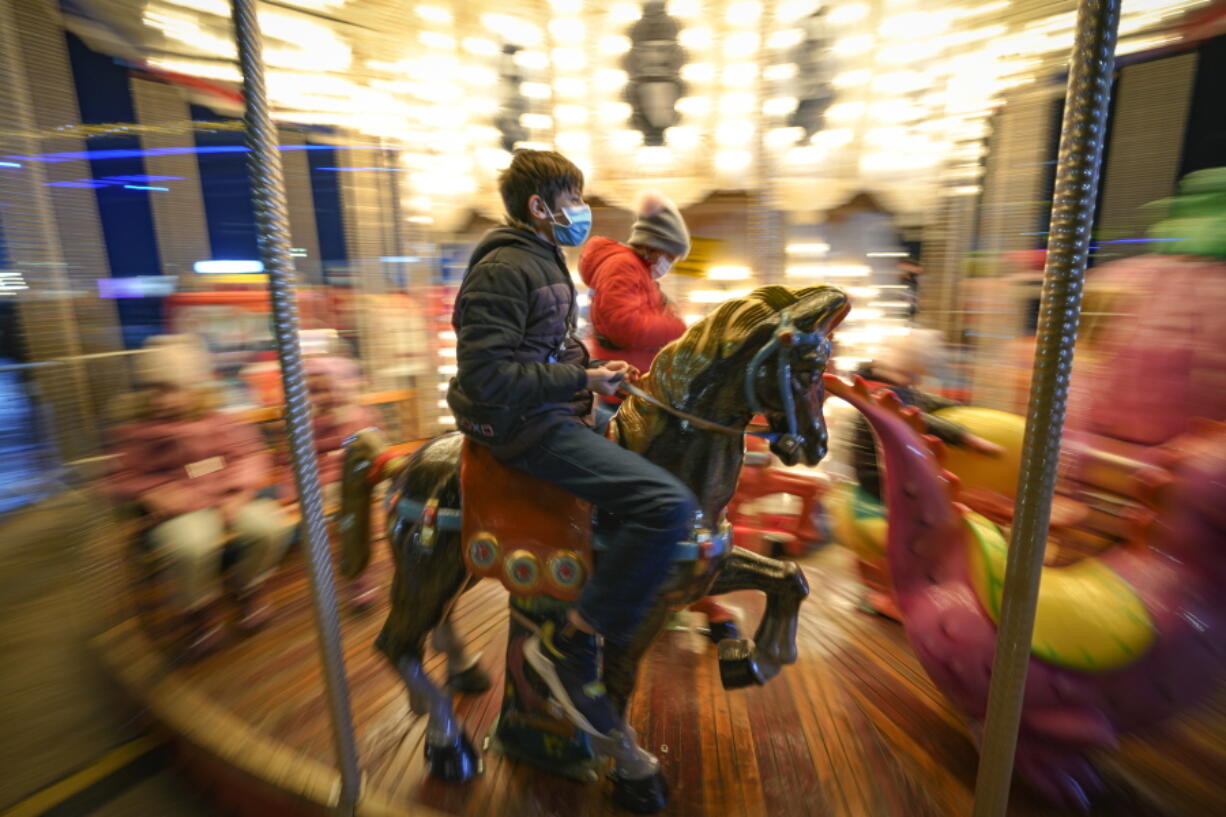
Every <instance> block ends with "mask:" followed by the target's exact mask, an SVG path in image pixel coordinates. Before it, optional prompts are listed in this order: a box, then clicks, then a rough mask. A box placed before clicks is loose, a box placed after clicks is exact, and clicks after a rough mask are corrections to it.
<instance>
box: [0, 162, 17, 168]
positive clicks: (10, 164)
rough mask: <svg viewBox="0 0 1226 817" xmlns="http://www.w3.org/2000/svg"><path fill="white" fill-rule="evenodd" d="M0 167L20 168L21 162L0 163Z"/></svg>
mask: <svg viewBox="0 0 1226 817" xmlns="http://www.w3.org/2000/svg"><path fill="white" fill-rule="evenodd" d="M0 167H21V162H0Z"/></svg>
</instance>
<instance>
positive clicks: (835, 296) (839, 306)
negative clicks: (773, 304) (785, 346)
mask: <svg viewBox="0 0 1226 817" xmlns="http://www.w3.org/2000/svg"><path fill="white" fill-rule="evenodd" d="M850 303H851V302H850V299H849V298H848V297H847V293H846V292H844V291H843V290H841V289H839V288H838V287H822V288H820V289H818V290H817V291H816V292H813V293H812V294H809V295H806V296H805V297H804V298H801V299H800V300H799V301H797V302H796V304H795V305H794V306H792V308H791V313H792V321H793V322H794V323H795V324H796V328H797V329H799V330H800V331H802V332H821V333H822V334H824V335H828V334H830V331H831V330H832V329H834V328H835V327H836V326H838V325H839V323H840V322H841V321H842V320H843V318H844V317H846V315H847V310H848V309H849V308H850Z"/></svg>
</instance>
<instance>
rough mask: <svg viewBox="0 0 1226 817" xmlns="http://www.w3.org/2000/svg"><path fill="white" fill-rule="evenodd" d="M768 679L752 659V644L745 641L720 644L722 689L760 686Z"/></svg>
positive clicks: (754, 659)
mask: <svg viewBox="0 0 1226 817" xmlns="http://www.w3.org/2000/svg"><path fill="white" fill-rule="evenodd" d="M769 677H770V676H769V675H767V674H766V673H764V672H763V671H762V668H761V667H759V666H758V661H757V659H756V658H754V654H753V642H751V641H747V640H745V639H741V640H740V641H721V642H720V644H719V680H720V681H721V682H722V683H723V685H724V689H741V688H742V687H747V686H761V685H762V684H765V683H766V682H767V680H768V679H769Z"/></svg>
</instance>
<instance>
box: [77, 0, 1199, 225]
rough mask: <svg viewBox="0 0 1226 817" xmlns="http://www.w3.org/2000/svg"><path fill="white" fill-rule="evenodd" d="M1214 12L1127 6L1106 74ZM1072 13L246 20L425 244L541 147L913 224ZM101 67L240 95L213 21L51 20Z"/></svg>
mask: <svg viewBox="0 0 1226 817" xmlns="http://www.w3.org/2000/svg"><path fill="white" fill-rule="evenodd" d="M1207 2H1208V0H1125V2H1124V14H1123V22H1122V25H1121V47H1120V51H1121V52H1122V53H1128V52H1130V51H1139V50H1146V49H1150V48H1154V47H1158V46H1161V45H1163V44H1166V43H1169V42H1170V41H1172V40H1173V39H1177V38H1178V34H1176V33H1171V29H1172V23H1173V21H1174V20H1176V19H1177V17H1178V15H1180V14H1182V13H1184V12H1186V11H1187V10H1189V9H1191V8H1193V7H1195V6H1198V5H1202V4H1205V3H1207ZM1073 5H1074V4H1073V3H1072V2H1071V0H1069V1H1068V2H1037V1H1036V0H970V1H969V2H948V3H940V4H934V3H932V2H921V0H875V1H874V2H864V0H839V2H834V3H829V4H822V3H820V2H817V0H707V1H705V2H704V0H669V2H667V3H664V2H659V0H648V2H646V3H635V2H625V1H624V0H623V2H613V3H606V2H599V3H597V2H592V0H549V2H535V3H534V2H516V3H511V2H497V1H491V2H470V1H469V0H454V2H447V0H421V2H412V1H411V0H284V1H283V2H265V3H262V4H261V13H260V21H261V23H262V24H263V29H264V33H265V38H266V53H265V58H266V61H267V64H268V67H269V89H270V93H271V95H272V97H273V102H274V104H275V106H276V110H277V115H278V116H279V118H280V119H281V120H283V121H286V122H293V123H298V124H303V125H328V126H333V127H335V128H338V129H341V130H343V131H347V132H353V133H356V134H360V135H362V136H363V137H364V138H368V139H369V138H376V139H378V140H381V141H382V142H383V144H385V145H386V146H387V147H389V148H392V149H393V150H395V151H396V153H397V155H398V156H399V162H400V166H399V167H398V168H395V169H397V170H400V171H402V172H403V174H404V177H405V181H406V183H405V185H404V189H405V191H406V194H405V204H406V207H407V208H408V209H409V211H410V213H411V217H415V218H418V219H419V220H421V221H423V222H425V221H427V220H428V219H431V218H446V215H445V214H449V213H450V214H458V213H461V212H467V211H468V210H469V208H472V207H476V208H477V209H479V210H483V211H485V212H487V213H490V212H497V211H498V210H499V209H500V208H499V206H498V202H497V200H496V196H495V195H494V187H493V181H494V179H495V177H496V175H497V173H498V171H499V170H500V169H501V168H502V167H504V166H505V165H506V163H507V162H508V161H509V158H510V153H509V151H510V150H512V149H514V148H515V147H521V146H526V147H541V148H547V147H555V148H556V149H558V150H561V151H563V152H564V153H566V154H567V155H568V156H570V157H571V158H572V159H574V160H576V162H577V163H578V164H580V165H581V166H583V167H584V168H585V170H586V171H587V173H588V175H589V179H590V184H589V189H590V190H591V192H593V193H595V194H598V195H600V196H601V197H603V198H604V199H606V200H609V201H611V202H613V203H622V204H624V203H627V202H628V201H629V200H630V199H631V197H632V196H633V195H634V192H635V191H637V190H639V189H641V188H642V187H643V186H644V185H645V184H651V185H652V186H654V187H656V188H659V189H661V190H663V191H664V192H666V193H668V194H670V195H671V196H673V197H674V198H675V199H676V200H677V201H678V202H680V203H682V204H685V203H689V202H693V201H695V200H698V199H700V198H702V197H704V196H706V195H707V194H708V193H710V192H711V191H712V190H717V189H747V190H768V191H769V192H770V194H771V200H772V201H773V202H774V203H775V204H776V205H777V206H780V207H782V208H785V209H800V210H817V209H822V208H825V207H828V206H831V205H832V204H834V203H836V202H837V201H838V200H841V199H842V198H844V197H845V196H846V194H847V192H848V191H849V190H853V189H857V188H864V187H873V188H877V189H881V190H884V191H886V192H887V195H888V196H889V197H890V198H891V199H892V201H893V202H894V203H896V204H898V205H899V209H902V210H910V211H915V210H918V209H920V208H922V207H924V206H926V205H927V204H928V203H930V202H931V201H932V199H933V197H934V196H936V195H958V194H962V193H973V192H976V191H977V189H978V187H977V185H978V180H979V177H980V173H981V156H982V154H983V151H984V139H985V136H986V134H987V129H988V116H989V114H990V113H991V111H992V110H993V108H994V106H996V105H997V104H998V103H999V100H1000V98H1001V94H1002V93H1003V92H1005V91H1006V90H1007V89H1009V88H1013V87H1017V86H1019V85H1023V84H1026V83H1030V82H1034V81H1035V80H1036V78H1042V77H1045V76H1048V75H1049V74H1050V73H1051V72H1052V70H1053V69H1057V68H1058V67H1059V65H1060V64H1061V63H1062V61H1063V60H1064V59H1065V58H1066V55H1067V52H1068V49H1069V46H1070V45H1071V43H1072V36H1073V24H1074V12H1073ZM65 8H66V11H67V12H68V16H69V19H70V20H72V21H75V25H76V26H78V28H79V30H81V31H83V32H84V33H85V34H86V36H87V37H89V38H90V40H91V43H92V44H94V45H95V47H102V48H106V49H109V50H110V51H112V53H119V54H120V55H121V56H125V57H126V58H128V59H130V60H132V61H134V62H136V63H138V64H143V65H146V66H148V67H150V68H152V69H157V70H161V71H166V72H172V73H177V74H181V75H187V76H191V77H196V78H203V79H208V80H212V81H215V82H218V83H223V84H224V83H236V82H237V81H238V79H239V75H238V68H237V65H236V61H235V52H234V44H233V41H232V37H231V32H230V24H229V3H228V0H65Z"/></svg>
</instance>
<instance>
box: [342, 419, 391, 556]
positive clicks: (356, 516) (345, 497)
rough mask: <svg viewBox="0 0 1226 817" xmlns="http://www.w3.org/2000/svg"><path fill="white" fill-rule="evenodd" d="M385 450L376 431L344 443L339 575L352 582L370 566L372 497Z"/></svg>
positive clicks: (364, 430) (379, 434) (367, 429)
mask: <svg viewBox="0 0 1226 817" xmlns="http://www.w3.org/2000/svg"><path fill="white" fill-rule="evenodd" d="M386 450H387V442H386V441H385V440H384V439H383V435H382V434H381V433H380V432H379V429H377V428H365V429H362V430H361V431H359V432H358V433H357V434H355V435H353V436H352V437H351V438H349V439H348V440H347V441H346V443H345V462H344V465H343V466H342V472H341V473H342V476H341V516H340V524H339V527H340V531H341V544H342V548H341V574H342V575H343V576H345V578H347V579H352V578H354V577H356V576H358V575H359V574H361V572H362V571H363V570H365V569H366V565H367V564H369V563H370V513H371V494H372V493H373V492H374V487H375V485H376V484H378V483H379V482H380V481H381V477H380V476H379V475H378V474H377V473H375V468H376V462H377V460H378V459H379V457H380V455H381V454H383V452H384V451H386Z"/></svg>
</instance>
